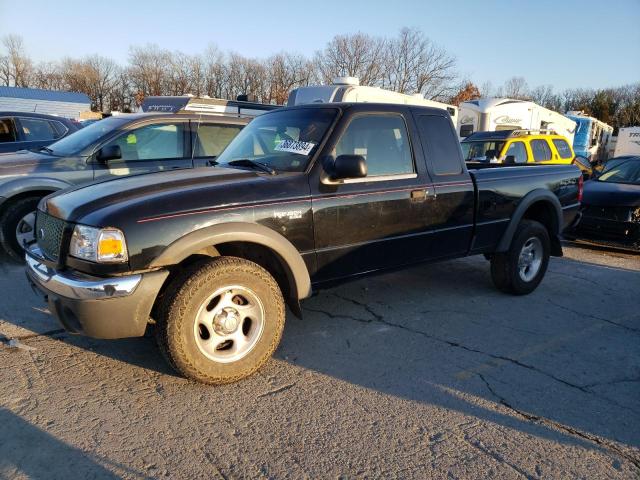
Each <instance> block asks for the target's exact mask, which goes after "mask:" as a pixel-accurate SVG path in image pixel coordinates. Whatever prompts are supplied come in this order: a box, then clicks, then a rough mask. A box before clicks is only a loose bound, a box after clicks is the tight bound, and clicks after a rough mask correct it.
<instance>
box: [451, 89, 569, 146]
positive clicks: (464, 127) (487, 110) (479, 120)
mask: <svg viewBox="0 0 640 480" xmlns="http://www.w3.org/2000/svg"><path fill="white" fill-rule="evenodd" d="M458 118H459V119H460V120H459V122H458V136H459V137H460V138H466V137H468V136H469V135H471V134H472V133H474V132H490V131H496V130H551V131H553V132H555V133H557V134H558V135H562V136H563V137H566V138H567V140H569V143H573V134H574V132H575V128H576V122H574V121H573V120H570V119H568V118H567V117H565V116H564V115H562V114H560V113H558V112H554V111H553V110H549V109H548V108H544V107H541V106H540V105H537V104H535V103H533V102H528V101H525V100H512V99H510V98H481V99H479V100H469V101H467V102H463V103H461V104H460V111H459V116H458Z"/></svg>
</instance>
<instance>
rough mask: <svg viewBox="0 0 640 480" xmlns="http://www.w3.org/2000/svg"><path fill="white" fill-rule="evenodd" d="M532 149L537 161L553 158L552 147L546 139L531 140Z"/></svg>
mask: <svg viewBox="0 0 640 480" xmlns="http://www.w3.org/2000/svg"><path fill="white" fill-rule="evenodd" d="M531 151H532V153H533V159H534V160H535V161H536V162H545V161H547V160H551V148H550V147H549V144H548V143H547V141H546V140H531Z"/></svg>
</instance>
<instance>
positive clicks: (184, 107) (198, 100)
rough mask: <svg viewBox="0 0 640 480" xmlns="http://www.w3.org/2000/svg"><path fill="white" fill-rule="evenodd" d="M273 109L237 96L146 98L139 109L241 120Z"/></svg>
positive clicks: (271, 106) (275, 106)
mask: <svg viewBox="0 0 640 480" xmlns="http://www.w3.org/2000/svg"><path fill="white" fill-rule="evenodd" d="M275 108H279V106H278V105H267V104H265V103H256V102H249V101H247V97H246V95H239V96H238V99H237V100H223V99H221V98H211V97H208V96H204V97H194V96H193V95H182V96H177V97H170V96H167V97H163V96H159V97H146V98H145V99H144V100H143V101H142V105H141V107H140V109H141V110H142V111H143V112H167V113H193V112H195V113H206V114H207V115H227V116H229V115H232V116H237V117H241V118H247V117H248V118H252V117H256V116H258V115H260V114H263V113H265V112H268V111H269V110H273V109H275Z"/></svg>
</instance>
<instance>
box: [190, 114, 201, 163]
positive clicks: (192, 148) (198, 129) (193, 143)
mask: <svg viewBox="0 0 640 480" xmlns="http://www.w3.org/2000/svg"><path fill="white" fill-rule="evenodd" d="M200 122H202V112H200V114H199V115H198V126H197V127H196V136H195V138H194V139H193V141H192V142H191V165H193V157H194V155H195V153H196V148H195V147H196V141H200V139H199V137H198V132H200Z"/></svg>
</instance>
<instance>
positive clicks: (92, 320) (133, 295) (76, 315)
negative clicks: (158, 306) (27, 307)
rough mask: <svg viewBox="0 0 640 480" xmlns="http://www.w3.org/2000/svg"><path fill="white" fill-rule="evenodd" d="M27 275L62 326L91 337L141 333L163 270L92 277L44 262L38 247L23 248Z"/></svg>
mask: <svg viewBox="0 0 640 480" xmlns="http://www.w3.org/2000/svg"><path fill="white" fill-rule="evenodd" d="M26 271H27V279H28V280H29V282H30V283H31V285H32V286H33V287H35V288H36V289H37V290H38V291H40V292H41V293H42V294H43V295H44V296H45V299H46V301H47V302H48V304H49V310H50V311H51V313H52V314H53V315H54V316H55V317H56V318H57V319H58V321H59V322H60V323H61V324H62V326H63V327H64V328H65V330H67V331H69V332H71V333H78V334H82V335H87V336H89V337H94V338H125V337H140V336H142V335H144V332H145V329H146V327H147V324H148V322H149V316H150V314H151V309H152V307H153V304H154V302H155V300H156V297H157V296H158V293H159V291H160V288H161V287H162V284H163V283H164V281H165V279H166V278H167V276H168V275H169V272H168V271H166V270H158V271H154V272H147V273H142V274H134V275H128V276H122V277H107V278H103V277H93V276H89V275H85V274H82V273H80V272H75V271H73V270H70V271H66V270H65V271H57V270H54V269H51V268H49V267H48V266H46V265H45V264H44V263H43V261H42V254H41V252H40V250H39V249H38V248H37V247H32V248H31V249H29V251H28V252H27V253H26Z"/></svg>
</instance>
